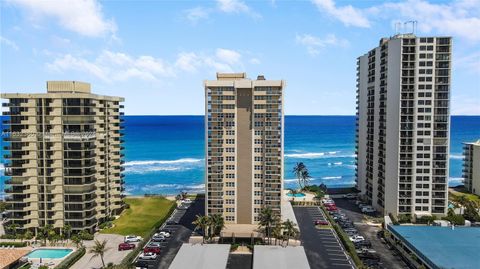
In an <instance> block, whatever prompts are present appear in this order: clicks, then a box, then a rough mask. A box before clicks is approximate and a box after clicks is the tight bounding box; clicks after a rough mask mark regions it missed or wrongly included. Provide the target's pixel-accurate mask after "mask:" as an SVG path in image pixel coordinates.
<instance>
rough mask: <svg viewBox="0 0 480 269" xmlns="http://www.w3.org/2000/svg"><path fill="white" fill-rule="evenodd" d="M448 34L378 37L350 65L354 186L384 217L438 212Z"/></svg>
mask: <svg viewBox="0 0 480 269" xmlns="http://www.w3.org/2000/svg"><path fill="white" fill-rule="evenodd" d="M451 46H452V39H451V38H450V37H416V36H415V35H413V34H400V35H396V36H394V37H391V38H382V39H381V40H380V44H379V46H378V47H376V48H373V49H372V50H370V51H369V52H368V53H367V54H365V55H363V56H361V57H359V58H358V61H357V123H356V124H357V130H356V153H357V170H356V177H357V178H356V180H357V187H358V189H359V190H360V192H361V196H362V197H363V198H364V199H366V200H367V201H368V202H369V203H371V204H372V205H373V206H374V207H375V208H376V209H377V210H379V211H380V212H383V213H385V214H389V213H392V214H393V215H399V214H405V215H411V216H422V215H445V214H446V213H447V201H448V169H449V163H448V161H449V130H450V110H449V103H450V101H449V96H450V83H451V61H452V56H451Z"/></svg>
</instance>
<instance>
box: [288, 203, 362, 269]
mask: <svg viewBox="0 0 480 269" xmlns="http://www.w3.org/2000/svg"><path fill="white" fill-rule="evenodd" d="M293 211H294V213H295V218H296V219H297V221H298V226H299V228H300V240H301V241H302V245H303V247H304V248H305V252H306V254H307V259H308V263H309V264H310V268H312V269H317V268H318V269H324V268H332V269H333V268H335V269H352V268H354V266H353V265H352V264H353V262H351V259H350V257H349V256H348V255H347V254H346V252H345V250H344V248H343V246H342V243H341V242H340V241H339V239H338V237H337V236H336V234H335V231H334V230H333V229H332V228H326V229H317V228H316V227H315V225H313V222H314V221H315V220H325V216H324V215H323V212H322V211H321V209H320V208H318V207H316V206H312V207H293Z"/></svg>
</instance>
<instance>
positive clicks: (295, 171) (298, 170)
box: [292, 162, 307, 189]
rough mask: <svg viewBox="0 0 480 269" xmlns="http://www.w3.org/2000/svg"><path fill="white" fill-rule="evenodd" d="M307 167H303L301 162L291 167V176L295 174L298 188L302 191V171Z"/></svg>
mask: <svg viewBox="0 0 480 269" xmlns="http://www.w3.org/2000/svg"><path fill="white" fill-rule="evenodd" d="M306 168H307V167H306V166H305V164H303V163H302V162H299V163H296V164H295V166H294V167H293V171H292V172H293V174H295V176H296V177H297V179H298V186H299V187H300V189H303V188H302V181H303V180H302V175H303V171H305V169H306Z"/></svg>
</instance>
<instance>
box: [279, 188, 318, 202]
mask: <svg viewBox="0 0 480 269" xmlns="http://www.w3.org/2000/svg"><path fill="white" fill-rule="evenodd" d="M289 193H290V191H289V190H284V191H283V196H284V197H285V198H286V199H287V200H289V201H296V202H299V201H313V200H314V198H315V195H314V194H311V193H308V192H304V193H303V194H305V196H303V197H293V196H288V195H287V194H289ZM294 198H295V199H294Z"/></svg>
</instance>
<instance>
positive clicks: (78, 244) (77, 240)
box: [71, 235, 83, 248]
mask: <svg viewBox="0 0 480 269" xmlns="http://www.w3.org/2000/svg"><path fill="white" fill-rule="evenodd" d="M71 240H72V242H73V243H74V244H75V246H76V247H77V248H80V247H81V246H83V241H82V238H81V237H80V236H78V235H73V236H72V238H71Z"/></svg>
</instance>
